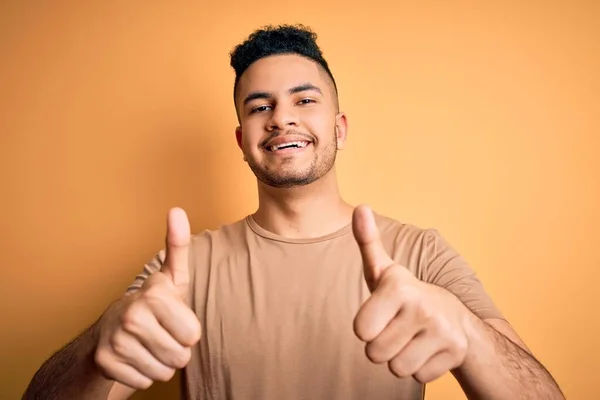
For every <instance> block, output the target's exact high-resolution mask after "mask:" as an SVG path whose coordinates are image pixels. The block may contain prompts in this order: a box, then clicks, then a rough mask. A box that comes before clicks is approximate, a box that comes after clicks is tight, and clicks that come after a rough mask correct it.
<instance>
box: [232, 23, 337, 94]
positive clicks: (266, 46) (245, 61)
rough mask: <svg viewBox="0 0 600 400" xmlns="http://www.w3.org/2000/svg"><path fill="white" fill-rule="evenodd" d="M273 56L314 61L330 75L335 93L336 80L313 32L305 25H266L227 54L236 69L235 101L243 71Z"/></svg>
mask: <svg viewBox="0 0 600 400" xmlns="http://www.w3.org/2000/svg"><path fill="white" fill-rule="evenodd" d="M276 54H298V55H300V56H303V57H306V58H309V59H311V60H313V61H314V62H316V63H317V64H319V65H320V66H321V67H322V68H323V70H325V72H326V73H327V75H329V77H330V78H331V80H332V82H333V87H334V88H335V90H336V92H337V86H336V84H335V79H333V74H332V73H331V71H330V70H329V66H328V65H327V61H325V58H323V53H322V51H321V49H320V48H319V46H318V45H317V34H316V33H315V32H313V31H312V30H311V29H310V28H308V27H306V26H304V25H279V26H271V25H268V26H266V27H263V28H262V29H259V30H256V31H254V32H253V33H252V34H250V36H248V39H246V41H244V42H243V43H241V44H239V45H237V46H236V47H235V48H234V49H233V51H232V52H231V53H230V57H231V62H230V65H231V67H232V68H233V69H234V70H235V83H234V85H233V95H234V98H235V92H236V90H237V86H238V82H239V80H240V77H241V76H242V74H243V73H244V71H246V69H248V67H249V66H250V65H251V64H252V63H254V62H255V61H258V60H260V59H261V58H264V57H268V56H272V55H276Z"/></svg>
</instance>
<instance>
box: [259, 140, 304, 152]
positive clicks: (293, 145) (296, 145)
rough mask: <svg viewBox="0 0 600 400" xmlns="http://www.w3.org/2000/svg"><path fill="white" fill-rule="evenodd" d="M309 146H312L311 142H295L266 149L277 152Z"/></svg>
mask: <svg viewBox="0 0 600 400" xmlns="http://www.w3.org/2000/svg"><path fill="white" fill-rule="evenodd" d="M309 144H310V142H306V141H295V142H288V143H281V144H276V145H273V146H267V147H266V149H267V150H268V151H277V150H285V149H301V148H303V147H306V146H308V145H309Z"/></svg>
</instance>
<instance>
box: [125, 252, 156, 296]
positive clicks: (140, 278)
mask: <svg viewBox="0 0 600 400" xmlns="http://www.w3.org/2000/svg"><path fill="white" fill-rule="evenodd" d="M165 254H166V252H165V250H161V251H160V252H158V253H157V254H156V256H154V258H153V259H151V260H150V261H148V262H147V263H146V264H144V268H143V269H142V272H141V273H139V274H137V275H136V277H135V279H134V280H133V282H132V283H131V284H130V285H129V287H127V294H130V293H133V292H135V291H137V290H139V289H140V288H141V287H142V285H143V284H144V282H145V281H146V279H148V277H149V276H150V275H152V274H153V273H155V272H156V271H159V270H160V269H161V268H162V265H163V263H164V262H165Z"/></svg>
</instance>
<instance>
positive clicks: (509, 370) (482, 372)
mask: <svg viewBox="0 0 600 400" xmlns="http://www.w3.org/2000/svg"><path fill="white" fill-rule="evenodd" d="M472 320H473V324H472V330H471V332H470V339H469V341H470V350H469V353H468V354H467V357H466V358H465V361H464V362H463V364H462V365H461V366H460V367H459V368H457V369H455V370H453V371H452V373H453V375H454V376H455V377H456V379H457V380H458V382H459V384H460V385H461V387H462V389H463V391H464V392H465V394H466V395H467V397H468V398H469V399H470V400H476V399H477V400H478V399H486V400H494V399H499V400H500V399H561V400H562V399H564V398H565V397H564V395H563V394H562V392H561V390H560V388H559V387H558V384H557V383H556V381H555V380H554V379H553V378H552V376H551V375H550V373H549V372H548V371H547V370H546V368H544V366H543V365H542V364H541V363H540V362H539V361H538V360H536V359H535V357H534V356H533V355H532V354H531V353H530V352H529V350H528V349H527V347H526V346H525V345H524V344H523V342H522V341H521V339H519V337H518V336H517V334H516V333H515V332H514V330H513V329H512V328H511V327H510V325H509V324H508V323H507V322H505V321H503V320H500V319H490V320H487V321H482V320H480V319H479V318H477V317H475V316H474V315H473V318H472Z"/></svg>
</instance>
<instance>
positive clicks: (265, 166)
mask: <svg viewBox="0 0 600 400" xmlns="http://www.w3.org/2000/svg"><path fill="white" fill-rule="evenodd" d="M236 103H237V110H238V113H239V117H240V124H241V126H240V127H238V128H237V129H236V137H237V141H238V145H239V146H240V148H241V149H242V152H243V153H244V157H245V159H246V160H247V162H248V165H249V166H250V168H251V169H252V171H253V172H254V174H255V175H256V177H257V178H258V180H260V181H261V182H263V183H265V184H266V185H269V186H273V187H279V188H289V187H295V186H301V185H308V184H310V183H312V182H314V181H316V180H317V179H319V178H321V177H322V176H324V175H325V174H327V173H328V172H329V171H330V170H331V168H332V167H333V165H334V163H335V157H336V153H337V150H338V149H339V148H341V146H342V145H343V142H344V140H345V137H346V119H345V116H344V115H343V114H341V113H338V110H337V98H336V93H335V89H334V87H333V82H332V81H331V79H330V78H329V76H328V75H327V74H326V73H325V71H323V70H322V69H320V67H319V66H318V64H317V63H315V62H313V61H311V60H309V59H307V58H304V57H300V56H297V55H277V56H270V57H266V58H262V59H260V60H258V61H256V62H255V63H253V64H252V65H251V66H250V67H249V68H248V69H247V70H246V71H245V72H244V74H243V75H242V77H241V78H240V81H239V83H238V89H237V93H236Z"/></svg>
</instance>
